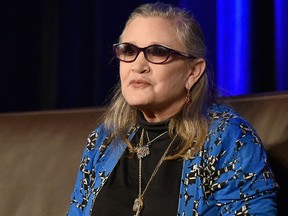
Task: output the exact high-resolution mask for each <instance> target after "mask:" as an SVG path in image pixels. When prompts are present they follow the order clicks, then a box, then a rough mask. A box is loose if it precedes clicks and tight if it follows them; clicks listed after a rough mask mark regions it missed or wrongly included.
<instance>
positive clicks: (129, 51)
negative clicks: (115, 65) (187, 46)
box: [113, 43, 196, 64]
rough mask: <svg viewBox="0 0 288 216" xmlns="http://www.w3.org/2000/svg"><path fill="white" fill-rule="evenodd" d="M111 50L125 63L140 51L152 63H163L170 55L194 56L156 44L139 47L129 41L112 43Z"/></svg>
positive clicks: (131, 60)
mask: <svg viewBox="0 0 288 216" xmlns="http://www.w3.org/2000/svg"><path fill="white" fill-rule="evenodd" d="M113 50H114V53H115V55H116V57H117V58H118V59H119V60H120V61H123V62H127V63H129V62H133V61H135V60H136V58H137V57H138V55H139V53H140V52H141V51H142V52H143V53H144V56H145V58H146V60H147V61H149V62H151V63H153V64H163V63H165V62H166V61H167V60H168V59H169V57H170V56H171V55H177V56H182V57H185V58H188V59H195V58H196V57H194V56H192V55H189V54H187V53H184V52H180V51H176V50H174V49H171V48H169V47H166V46H163V45H158V44H155V45H150V46H147V47H143V48H140V47H137V46H136V45H134V44H131V43H117V44H113Z"/></svg>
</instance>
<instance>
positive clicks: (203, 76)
mask: <svg viewBox="0 0 288 216" xmlns="http://www.w3.org/2000/svg"><path fill="white" fill-rule="evenodd" d="M114 51H115V55H116V57H117V58H118V59H119V60H120V85H119V86H117V88H116V91H115V96H114V98H113V100H112V102H111V105H110V107H109V108H108V110H107V112H106V114H105V116H104V122H103V124H100V126H99V127H98V128H96V129H95V131H93V132H92V133H91V135H90V136H89V138H88V141H87V147H86V148H85V150H84V154H83V157H82V160H81V164H80V169H79V172H78V176H77V181H76V185H75V189H74V191H73V193H72V196H71V206H70V209H69V211H68V215H105V216H107V215H165V216H167V215H213V216H215V215H276V203H275V196H276V195H275V189H276V188H277V184H276V183H275V182H274V180H273V174H272V172H271V170H270V168H269V165H268V163H267V157H266V154H265V152H264V149H263V146H262V143H261V141H260V139H259V138H258V136H257V135H256V132H255V131H254V129H253V128H252V127H251V126H250V125H249V123H247V122H246V121H245V120H244V119H242V118H241V117H240V116H239V115H238V114H237V113H236V112H234V111H233V110H232V109H230V108H228V107H227V106H224V105H221V104H218V103H215V102H214V101H213V97H212V93H211V86H210V81H209V77H210V76H209V71H208V70H207V69H206V61H205V54H206V47H205V44H204V40H203V36H202V33H201V30H200V27H199V25H198V24H197V22H196V21H195V20H194V19H193V17H191V16H190V15H189V14H188V12H186V11H184V10H182V9H179V8H176V7H172V6H170V5H166V4H162V3H154V4H144V5H142V6H140V7H139V8H136V9H135V10H134V12H133V13H132V14H131V16H130V18H129V19H128V21H127V23H126V25H125V28H124V30H123V32H122V34H121V36H120V39H119V43H117V44H115V45H114Z"/></svg>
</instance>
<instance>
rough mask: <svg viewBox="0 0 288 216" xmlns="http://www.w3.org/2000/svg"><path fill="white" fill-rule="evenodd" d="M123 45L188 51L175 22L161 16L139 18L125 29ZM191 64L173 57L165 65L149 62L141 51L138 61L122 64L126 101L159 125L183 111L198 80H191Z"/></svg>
mask: <svg viewBox="0 0 288 216" xmlns="http://www.w3.org/2000/svg"><path fill="white" fill-rule="evenodd" d="M121 39H122V40H121V42H127V43H132V44H134V45H136V46H138V47H147V46H149V45H152V44H160V45H166V46H168V47H170V48H172V49H175V50H178V51H182V52H186V50H185V47H184V46H183V45H182V44H181V43H180V41H179V39H178V37H177V36H176V32H175V29H174V27H173V26H172V25H171V23H170V22H169V21H167V20H165V19H163V18H159V17H145V18H144V17H136V18H134V19H133V20H132V21H131V22H130V23H129V24H128V26H127V27H126V29H125V30H124V32H123V34H122V37H121ZM191 64H192V63H191V62H189V61H187V59H185V58H181V57H171V58H170V59H169V61H168V62H166V63H164V64H153V63H150V62H148V61H147V60H146V59H145V57H144V54H143V52H140V54H139V55H138V57H137V58H136V60H135V61H134V62H131V63H126V62H120V79H121V89H122V94H123V96H124V98H125V99H126V101H127V102H128V103H129V104H130V105H132V106H134V107H136V108H137V109H139V110H140V111H142V113H143V114H144V117H145V118H146V120H147V121H149V122H158V121H162V120H165V119H168V118H169V117H171V116H173V115H174V114H176V113H177V112H179V111H180V110H181V109H182V107H183V105H184V103H185V97H186V93H187V90H186V89H190V88H191V87H192V85H193V84H194V83H195V82H196V81H197V80H196V79H195V80H193V78H192V80H191V74H193V67H191Z"/></svg>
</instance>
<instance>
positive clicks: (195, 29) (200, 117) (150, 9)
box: [104, 2, 212, 159]
mask: <svg viewBox="0 0 288 216" xmlns="http://www.w3.org/2000/svg"><path fill="white" fill-rule="evenodd" d="M151 16H157V17H162V18H164V19H167V20H169V21H171V23H173V24H174V26H175V30H176V33H177V36H178V37H179V40H180V41H181V42H182V43H183V45H184V46H185V47H186V52H187V53H189V54H191V55H193V56H195V57H197V58H203V59H205V56H206V46H205V43H204V37H203V34H202V31H201V29H200V26H199V24H198V22H197V21H196V20H195V19H194V18H193V17H192V16H191V15H190V14H189V13H188V12H187V11H186V10H184V9H181V8H178V7H173V6H171V5H169V4H164V3H159V2H157V3H152V4H149V3H148V4H143V5H141V6H140V7H138V8H136V9H135V10H134V11H133V12H132V13H131V15H130V17H129V19H128V20H127V22H126V25H125V27H124V31H125V28H126V27H127V25H128V24H129V23H130V22H131V21H132V20H133V19H134V18H135V17H151ZM119 40H120V41H121V36H120V39H119ZM205 70H206V71H204V73H203V75H202V76H201V78H200V79H199V80H198V81H197V83H195V84H194V86H193V87H192V89H190V94H191V96H192V102H191V103H189V104H187V105H185V106H184V108H183V110H182V111H180V112H179V113H178V114H176V115H175V116H173V117H172V118H171V119H170V122H169V126H168V131H169V134H170V136H171V137H174V136H175V135H176V134H177V136H178V139H180V140H181V147H180V148H179V149H178V150H177V152H175V153H174V154H173V155H171V156H169V157H167V159H176V158H183V159H185V158H187V157H190V156H192V155H194V154H195V153H197V152H198V151H199V150H200V149H201V147H202V146H203V144H204V142H205V139H206V135H207V133H208V127H209V122H208V119H207V117H206V111H207V107H208V105H209V104H210V103H211V95H212V94H210V92H211V91H210V85H209V79H208V77H209V76H208V71H207V69H205ZM138 112H139V111H138V110H137V109H136V108H134V107H132V106H130V105H129V104H128V103H127V102H126V100H125V99H124V97H123V95H122V93H121V85H120V84H118V85H117V86H116V88H115V90H114V96H113V98H112V100H111V103H110V106H109V107H108V109H107V111H106V113H105V115H104V126H105V128H106V129H107V130H108V131H109V130H111V128H113V132H112V134H111V137H114V138H115V137H119V136H120V137H121V138H122V139H123V140H124V141H125V142H126V143H127V146H128V147H129V148H130V150H131V152H133V151H134V150H133V147H132V145H131V143H130V142H129V140H128V139H127V131H128V130H129V129H130V128H133V127H135V126H136V124H137V121H136V120H137V114H138ZM188 153H189V154H188Z"/></svg>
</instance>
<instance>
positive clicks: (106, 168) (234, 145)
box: [67, 104, 278, 216]
mask: <svg viewBox="0 0 288 216" xmlns="http://www.w3.org/2000/svg"><path fill="white" fill-rule="evenodd" d="M208 116H209V118H210V119H211V126H210V132H209V134H208V136H207V140H206V142H205V144H204V146H203V149H202V150H201V151H200V152H199V153H198V154H197V155H196V156H194V157H191V158H189V159H187V160H185V161H183V171H182V179H181V186H180V193H179V203H178V215H179V216H188V215H205V216H206V215H207V216H209V215H211V216H215V215H247V216H248V215H265V216H267V215H276V214H277V207H276V202H275V200H276V189H277V187H278V186H277V183H276V182H275V181H274V178H273V173H272V172H271V169H270V167H269V164H268V162H267V156H266V153H265V151H264V148H263V145H262V143H261V140H260V139H259V137H258V136H257V134H256V132H255V130H254V129H253V128H252V126H251V125H250V124H249V123H248V122H247V121H245V120H244V119H243V118H241V117H240V116H239V115H238V114H237V113H236V112H234V111H233V110H232V109H230V108H228V107H226V106H223V105H216V104H215V105H213V106H212V107H211V108H210V109H209V112H208ZM134 134H135V130H132V132H131V134H130V138H132V137H133V136H134ZM107 140H108V138H107V133H106V132H105V130H104V128H103V126H102V125H101V126H100V127H98V128H97V129H96V130H95V131H94V132H92V133H91V134H90V136H89V137H88V139H87V147H86V148H85V150H84V153H83V156H82V159H81V163H80V168H79V172H78V176H77V180H76V185H75V189H74V191H73V193H72V195H71V205H70V208H69V211H68V213H67V215H69V216H76V215H79V216H80V215H83V216H88V215H91V211H92V208H93V203H94V201H95V199H96V197H97V194H98V193H99V192H100V190H101V188H102V186H103V185H104V184H105V182H106V180H107V178H108V177H109V174H110V173H111V171H112V170H113V168H114V167H115V165H116V164H117V162H118V160H119V159H120V157H121V155H122V153H123V152H124V150H125V148H126V145H125V143H124V142H123V141H121V142H120V143H119V142H118V143H114V142H116V141H113V142H112V143H111V144H110V145H108V146H107V145H106V144H107Z"/></svg>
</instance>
